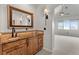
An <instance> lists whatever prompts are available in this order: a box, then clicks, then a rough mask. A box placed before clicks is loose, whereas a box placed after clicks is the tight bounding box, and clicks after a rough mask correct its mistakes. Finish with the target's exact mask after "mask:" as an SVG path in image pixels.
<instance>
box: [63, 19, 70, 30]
mask: <svg viewBox="0 0 79 59" xmlns="http://www.w3.org/2000/svg"><path fill="white" fill-rule="evenodd" d="M64 30H70V21H69V20H67V21H64Z"/></svg>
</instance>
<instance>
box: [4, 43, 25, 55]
mask: <svg viewBox="0 0 79 59" xmlns="http://www.w3.org/2000/svg"><path fill="white" fill-rule="evenodd" d="M25 53H26V45H25V44H22V45H19V46H15V47H12V48H10V49H7V50H4V51H3V54H4V55H21V54H25Z"/></svg>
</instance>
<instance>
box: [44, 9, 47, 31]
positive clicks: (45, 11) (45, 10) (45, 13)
mask: <svg viewBox="0 0 79 59" xmlns="http://www.w3.org/2000/svg"><path fill="white" fill-rule="evenodd" d="M44 15H45V26H46V25H47V19H48V9H44ZM44 30H46V28H44Z"/></svg>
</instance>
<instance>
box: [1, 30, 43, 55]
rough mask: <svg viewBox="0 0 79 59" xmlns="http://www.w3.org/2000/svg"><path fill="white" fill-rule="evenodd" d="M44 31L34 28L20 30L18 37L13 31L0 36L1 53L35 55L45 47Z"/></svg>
mask: <svg viewBox="0 0 79 59" xmlns="http://www.w3.org/2000/svg"><path fill="white" fill-rule="evenodd" d="M43 35H44V33H43V31H40V30H33V31H27V32H18V33H17V37H11V33H3V34H2V35H1V36H0V54H1V55H33V54H36V53H37V52H38V51H40V50H41V49H42V48H43Z"/></svg>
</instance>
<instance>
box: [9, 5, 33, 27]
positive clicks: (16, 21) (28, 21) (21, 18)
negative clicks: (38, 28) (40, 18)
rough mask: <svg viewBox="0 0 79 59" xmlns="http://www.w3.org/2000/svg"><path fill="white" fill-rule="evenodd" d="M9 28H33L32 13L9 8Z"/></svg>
mask: <svg viewBox="0 0 79 59" xmlns="http://www.w3.org/2000/svg"><path fill="white" fill-rule="evenodd" d="M9 26H10V27H33V13H30V12H27V11H24V10H21V9H18V8H15V7H12V6H9Z"/></svg>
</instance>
